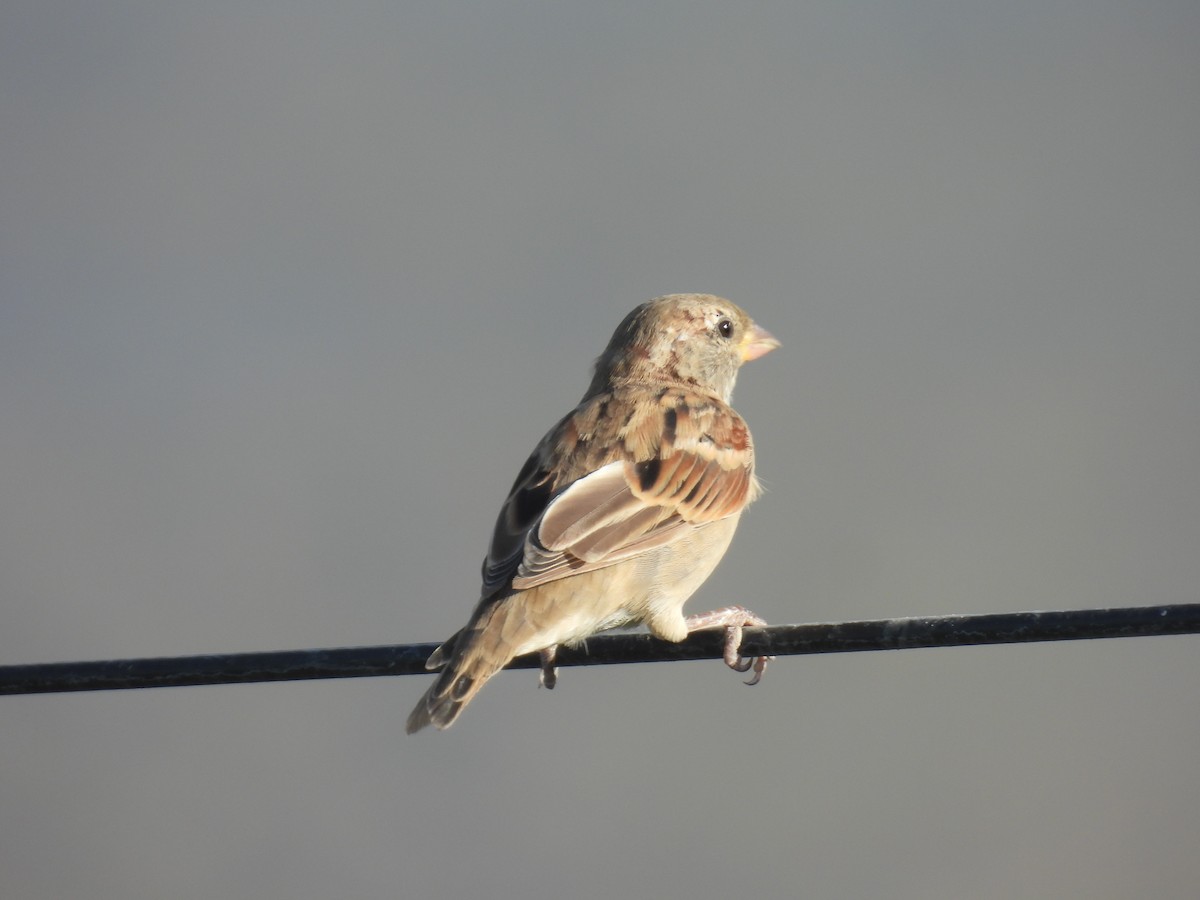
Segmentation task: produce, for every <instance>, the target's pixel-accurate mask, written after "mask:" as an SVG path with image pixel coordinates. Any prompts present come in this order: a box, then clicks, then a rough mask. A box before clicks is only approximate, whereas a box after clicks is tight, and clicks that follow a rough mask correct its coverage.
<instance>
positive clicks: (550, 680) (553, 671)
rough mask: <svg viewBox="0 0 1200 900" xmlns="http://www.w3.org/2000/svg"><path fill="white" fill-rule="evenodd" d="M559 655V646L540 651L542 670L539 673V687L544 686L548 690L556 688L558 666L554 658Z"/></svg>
mask: <svg viewBox="0 0 1200 900" xmlns="http://www.w3.org/2000/svg"><path fill="white" fill-rule="evenodd" d="M557 655H558V646H557V645H556V646H554V647H547V648H546V649H545V650H541V651H539V652H538V656H539V657H540V658H541V660H542V670H541V671H540V672H539V673H538V687H544V688H545V689H546V690H548V691H552V690H554V686H555V685H556V684H558V667H557V666H556V665H554V658H555V657H556V656H557Z"/></svg>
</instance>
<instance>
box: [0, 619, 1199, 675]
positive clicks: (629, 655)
mask: <svg viewBox="0 0 1200 900" xmlns="http://www.w3.org/2000/svg"><path fill="white" fill-rule="evenodd" d="M1197 633H1200V603H1183V604H1175V605H1171V606H1145V607H1129V608H1124V609H1080V610H1066V611H1059V612H1021V613H996V614H985V615H974V616H928V617H915V618H905V619H876V620H872V621H865V622H836V623H830V624H818V625H773V626H769V627H766V628H747V629H746V631H745V635H744V638H743V641H742V654H743V655H744V656H793V655H799V654H813V653H855V652H861V651H867V650H910V649H917V648H927V647H962V646H967V645H976V644H1014V643H1027V642H1034V641H1078V640H1092V639H1097V638H1124V637H1147V636H1151V635H1167V634H1197ZM436 646H437V645H436V644H395V645H384V646H376V647H339V648H333V649H325V650H320V649H317V650H281V651H276V652H266V653H228V654H220V655H210V656H175V657H160V658H147V659H117V660H101V661H97V662H61V663H39V664H34V665H24V666H0V694H45V693H62V692H70V691H115V690H128V689H131V688H152V687H180V686H184V685H201V684H239V683H248V682H260V681H303V680H311V679H323V678H372V677H377V676H382V675H417V674H425V672H426V669H425V660H426V658H428V656H429V654H430V653H432V652H433V650H434V648H435V647H436ZM723 648H724V632H723V630H721V629H717V630H711V631H697V632H695V633H693V634H691V635H689V636H688V638H687V640H685V641H683V642H681V643H678V644H672V643H668V642H666V641H660V640H658V639H657V638H654V637H651V636H650V635H648V634H640V633H634V634H606V635H600V636H598V637H594V638H591V639H589V640H588V641H587V644H586V645H585V646H581V647H577V648H575V649H573V650H572V649H568V648H563V649H561V650H559V652H558V657H557V660H556V662H557V664H558V665H560V666H591V665H613V664H617V663H640V662H667V661H670V660H684V659H720V658H721V655H722V651H723ZM538 665H539V663H538V659H537V655H536V654H532V655H529V656H523V657H520V658H518V659H515V660H513V662H512V663H511V664H510V665H509V666H508V668H510V669H532V668H537V666H538Z"/></svg>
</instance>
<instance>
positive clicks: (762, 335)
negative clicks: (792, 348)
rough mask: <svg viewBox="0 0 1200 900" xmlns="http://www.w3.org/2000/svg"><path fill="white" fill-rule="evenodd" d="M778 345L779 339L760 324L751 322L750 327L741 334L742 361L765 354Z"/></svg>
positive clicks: (748, 360)
mask: <svg viewBox="0 0 1200 900" xmlns="http://www.w3.org/2000/svg"><path fill="white" fill-rule="evenodd" d="M778 346H779V341H777V340H776V339H775V335H773V334H771V332H769V331H767V329H765V328H763V327H762V326H761V325H755V324H753V323H751V326H750V328H749V329H748V330H747V331H746V333H745V334H744V335H743V336H742V341H741V349H742V362H750V360H752V359H758V358H759V357H760V356H766V355H767V354H768V353H770V352H771V351H772V350H774V349H775V348H776V347H778Z"/></svg>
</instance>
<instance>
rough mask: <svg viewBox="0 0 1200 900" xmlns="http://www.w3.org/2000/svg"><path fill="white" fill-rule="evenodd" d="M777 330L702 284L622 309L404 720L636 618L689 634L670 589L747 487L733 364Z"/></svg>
mask: <svg viewBox="0 0 1200 900" xmlns="http://www.w3.org/2000/svg"><path fill="white" fill-rule="evenodd" d="M778 345H779V343H778V341H776V340H775V339H774V338H773V337H772V336H771V335H770V334H769V333H767V332H766V331H765V330H763V329H762V328H760V327H758V326H756V325H755V324H754V322H753V321H752V320H751V319H750V317H749V316H747V315H746V313H745V312H743V311H742V310H741V309H739V308H738V307H737V306H735V305H734V304H732V303H730V302H729V301H728V300H724V299H722V298H720V297H714V296H711V295H707V294H672V295H670V296H667V297H660V298H658V299H656V300H651V301H649V302H648V303H644V304H642V305H641V306H639V307H637V308H636V309H635V310H633V312H631V313H630V314H629V315H628V316H626V318H625V320H624V321H623V322H622V323H621V324H620V326H618V328H617V330H616V332H615V333H614V334H613V337H612V339H611V341H610V342H609V344H608V347H607V349H606V350H605V351H604V353H603V354H602V355H601V356H600V358H599V360H597V362H596V371H595V375H594V377H593V379H592V383H591V385H590V386H589V388H588V390H587V393H586V394H584V397H583V400H582V401H581V402H580V404H579V406H577V407H576V408H575V409H574V410H573V411H572V412H571V413H569V414H568V415H567V416H566V417H565V418H563V419H562V420H561V421H560V422H559V423H558V424H557V425H556V426H555V427H554V428H553V429H551V430H550V432H549V433H548V434H547V435H546V436H545V437H544V438H543V439H542V441H541V443H539V444H538V446H537V449H535V450H534V452H533V454H532V455H531V456H530V457H529V460H528V461H527V462H526V463H525V465H524V467H523V468H522V469H521V472H520V474H519V475H518V476H517V479H516V482H515V483H514V484H513V487H512V490H511V491H510V492H509V495H508V499H507V500H506V501H505V504H504V506H503V508H502V509H501V511H500V516H499V518H498V520H497V522H496V528H495V532H494V534H493V537H492V543H491V547H490V549H489V551H488V555H487V558H486V559H485V560H484V564H483V588H482V592H481V599H480V601H479V604H478V606H477V607H476V609H475V612H474V614H473V615H472V616H471V619H470V621H469V622H468V623H467V625H466V627H464V628H463V629H462V630H461V631H459V632H458V633H457V634H455V635H454V636H453V637H451V638H450V639H449V640H447V641H446V642H445V643H444V644H443V645H442V646H441V647H439V648H438V649H437V651H435V652H434V654H433V655H432V656H431V657H430V658H429V661H428V663H427V666H428V667H429V668H431V669H437V668H441V669H442V672H441V674H440V675H439V676H438V678H437V679H436V680H435V682H434V683H433V685H432V686H431V687H430V688H429V690H428V692H427V693H426V694H425V696H424V697H423V698H422V699H421V701H420V702H419V703H418V704H417V706H416V708H415V709H414V710H413V712H412V714H411V715H410V716H409V719H408V725H407V730H408V731H409V733H412V732H415V731H418V730H420V729H421V728H424V727H425V726H426V725H429V724H433V725H435V726H436V727H438V728H448V727H449V726H450V725H451V724H453V722H454V720H455V719H456V718H457V717H458V715H459V714H460V713H461V712H462V709H463V707H465V706H466V705H467V703H469V702H470V701H471V699H472V698H473V697H474V696H475V694H476V693H477V692H478V691H479V689H480V688H481V687H483V684H484V683H485V682H486V681H487V680H488V679H489V678H490V677H491V676H492V675H494V674H495V673H496V672H498V671H499V670H500V669H502V668H503V667H504V666H505V665H507V664H508V662H509V661H510V660H511V659H512V658H513V657H515V656H520V655H522V654H524V653H531V652H535V651H550V652H551V653H552V651H553V648H555V647H557V646H558V645H560V644H568V645H570V644H575V643H577V642H579V641H581V640H583V639H585V638H587V637H589V636H590V635H593V634H595V633H597V632H598V631H604V630H606V629H609V628H615V627H618V626H621V625H633V624H638V623H644V624H645V625H646V626H647V627H648V628H649V629H650V631H651V632H652V633H653V634H655V635H657V636H658V637H661V638H663V639H666V640H670V641H681V640H683V638H684V637H686V636H687V633H688V623H687V620H685V619H684V617H683V613H682V608H683V604H684V602H685V601H686V600H687V599H688V598H689V597H690V596H691V595H692V593H693V592H694V591H695V590H696V588H698V587H699V586H700V585H701V584H702V583H703V582H704V580H705V579H706V578H707V577H708V576H709V574H711V572H712V570H713V569H714V568H716V565H717V563H718V562H719V561H720V559H721V557H722V555H723V554H724V553H725V550H726V548H727V547H728V546H729V542H730V540H731V539H732V538H733V532H734V530H735V529H736V527H737V522H738V517H739V516H740V514H741V512H742V510H743V509H745V507H746V505H747V504H749V503H750V502H751V501H752V500H753V499H754V498H755V496H757V494H758V490H759V488H758V482H757V480H756V479H755V477H754V445H753V443H752V441H751V438H750V431H749V429H748V428H747V427H746V423H745V422H744V421H743V420H742V418H741V417H740V416H739V415H738V414H737V413H736V412H734V411H733V409H732V408H730V406H729V399H730V396H731V394H732V392H733V386H734V381H735V380H736V377H737V370H738V368H739V367H740V366H741V364H742V363H743V362H745V361H747V360H751V359H756V358H758V357H759V356H762V355H763V354H765V353H767V352H769V351H770V350H772V349H774V348H775V347H777V346H778ZM731 621H732V620H731ZM750 621H758V620H757V619H756V617H754V616H753V614H746V622H750ZM722 623H723V624H726V623H724V621H723V620H722ZM735 624H737V625H740V624H742V622H741V621H738V622H736V623H735ZM761 665H762V663H761V662H760V664H759V667H758V670H759V671H761ZM546 674H551V670H549V669H548V670H547V673H546ZM548 684H551V685H552V680H550V681H548Z"/></svg>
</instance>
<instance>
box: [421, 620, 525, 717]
mask: <svg viewBox="0 0 1200 900" xmlns="http://www.w3.org/2000/svg"><path fill="white" fill-rule="evenodd" d="M507 613H508V610H507V607H505V606H503V605H501V606H497V607H492V608H491V609H490V610H488V611H487V612H486V613H485V614H484V615H483V616H482V617H481V618H480V619H479V620H478V621H476V622H473V623H472V624H471V625H469V626H468V627H467V628H464V629H463V630H462V631H460V632H459V633H458V634H456V635H454V637H452V638H450V640H448V641H446V643H444V644H443V645H442V646H441V647H438V649H437V650H435V651H434V652H433V655H432V656H430V657H429V661H428V662H427V663H426V664H425V665H426V666H427V667H428V668H439V667H440V666H445V668H444V669H442V672H441V674H440V675H438V677H437V679H436V680H435V681H434V682H433V684H432V685H431V686H430V688H429V690H428V691H426V692H425V696H423V697H422V698H421V699H420V701H419V702H418V703H417V705H416V707H415V708H414V709H413V711H412V712H411V713H410V714H409V716H408V722H407V724H406V725H405V726H404V730H405V731H406V732H407V733H408V734H415V733H416V732H418V731H420V730H421V729H422V728H424V727H426V726H427V725H432V726H434V727H435V728H437V729H439V730H444V729H446V728H449V727H450V726H451V725H453V724H454V720H455V719H457V718H458V717H459V715H461V714H462V711H463V709H464V708H466V705H467V704H468V703H470V702H471V700H472V698H473V697H474V696H475V695H476V694H478V693H479V689H480V688H482V687H483V686H484V684H485V683H487V680H488V679H489V678H491V677H492V676H493V675H495V674H496V673H497V672H499V671H500V670H501V669H503V668H504V667H505V666H506V665H508V663H509V661H510V660H512V658H513V654H512V652H511V647H512V645H511V644H510V643H509V642H508V641H506V640H502V639H500V638H501V634H502V632H503V631H504V629H503V628H502V627H497V626H500V625H501V623H500V622H498V621H496V619H497V618H498V617H499V616H503V617H504V618H506V619H507V618H508V615H507Z"/></svg>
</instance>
